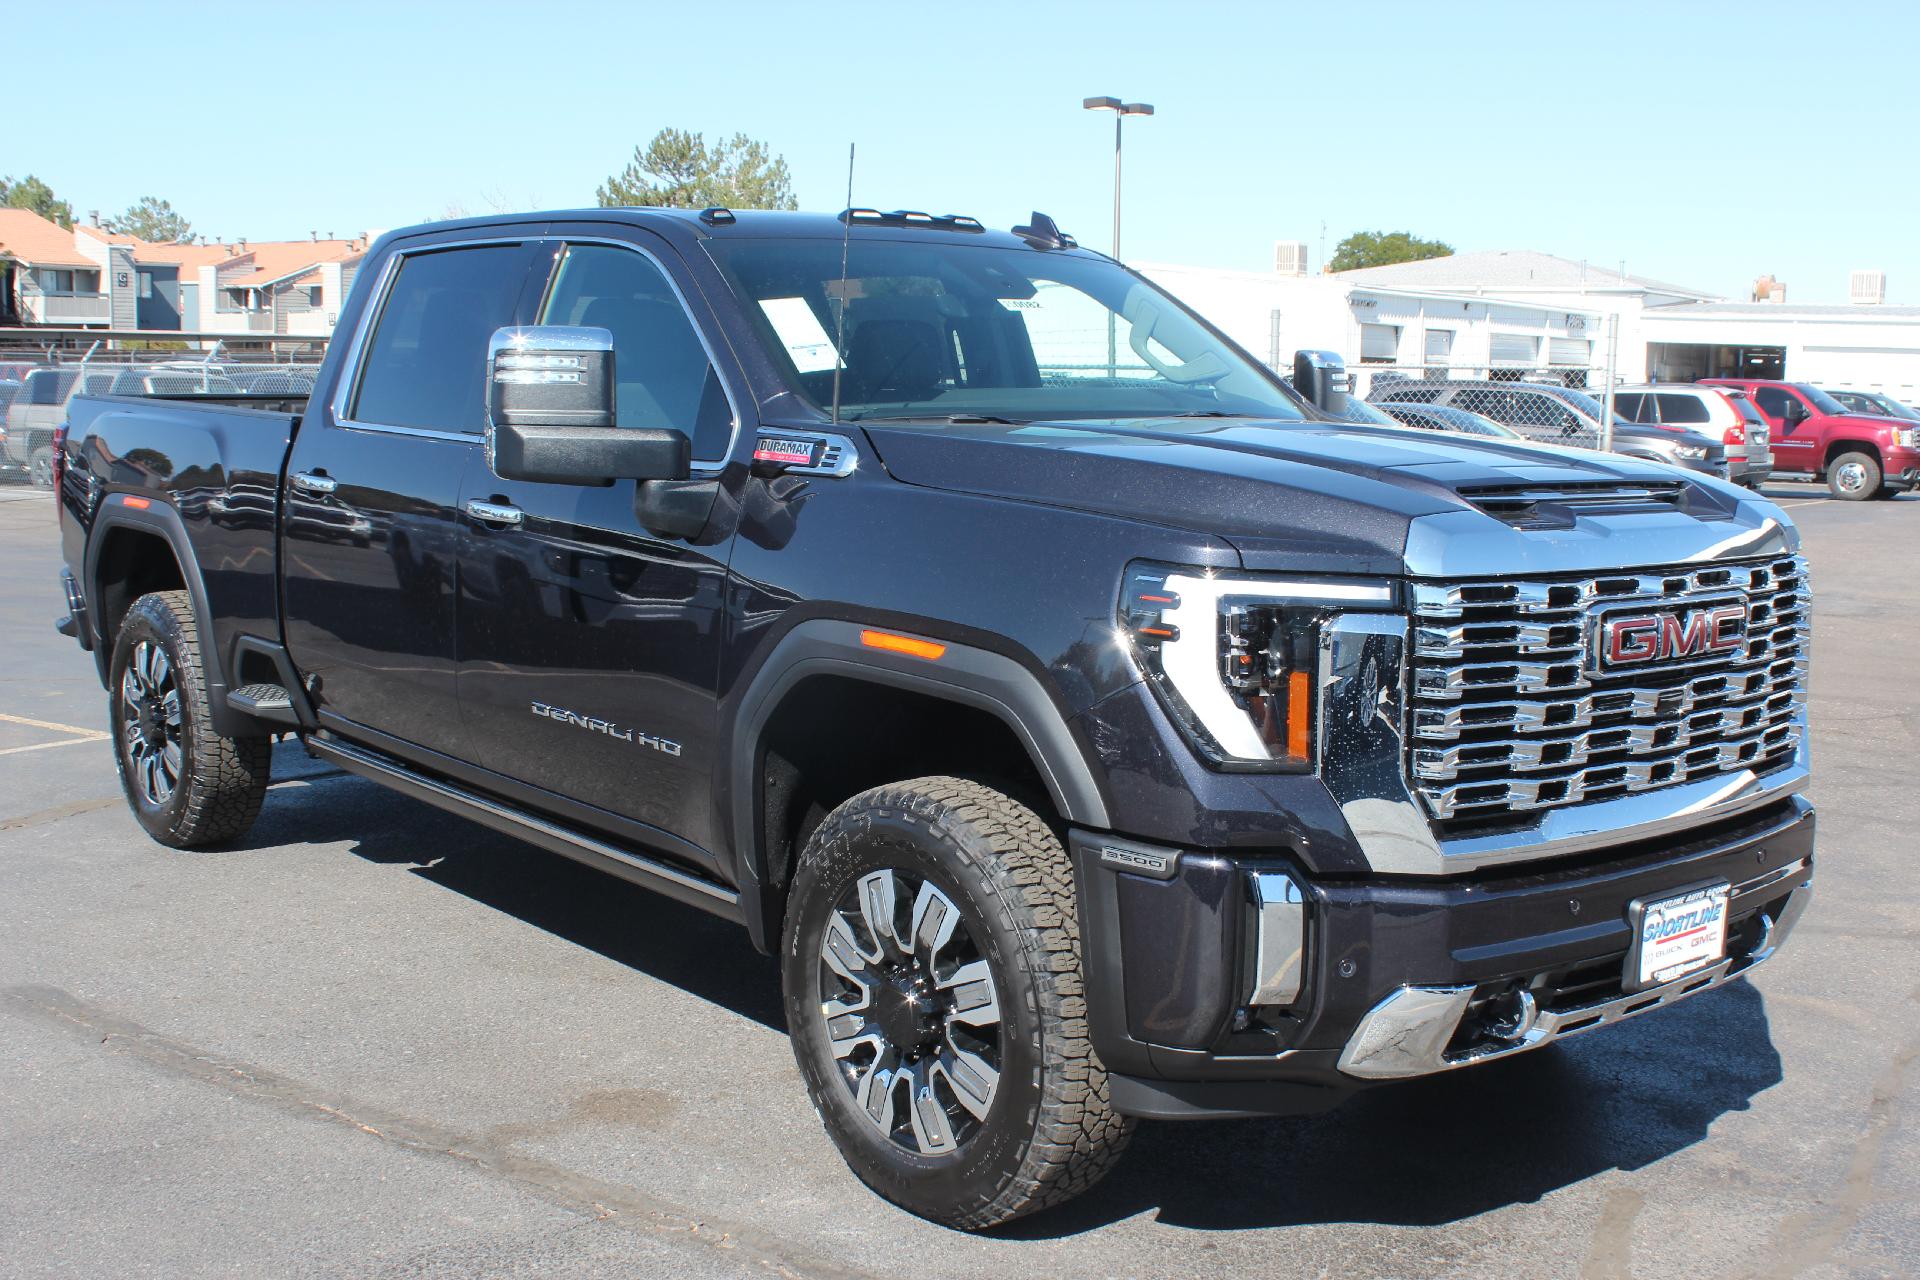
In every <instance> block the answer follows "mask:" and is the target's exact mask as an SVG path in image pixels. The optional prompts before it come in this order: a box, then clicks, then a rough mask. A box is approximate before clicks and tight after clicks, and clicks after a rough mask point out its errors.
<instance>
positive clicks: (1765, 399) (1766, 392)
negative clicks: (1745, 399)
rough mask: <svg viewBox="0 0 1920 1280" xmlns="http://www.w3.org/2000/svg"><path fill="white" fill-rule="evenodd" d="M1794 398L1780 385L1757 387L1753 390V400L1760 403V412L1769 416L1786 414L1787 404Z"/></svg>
mask: <svg viewBox="0 0 1920 1280" xmlns="http://www.w3.org/2000/svg"><path fill="white" fill-rule="evenodd" d="M1792 399H1793V397H1792V396H1790V395H1788V394H1787V393H1786V392H1785V391H1783V390H1781V389H1780V388H1779V387H1755V388H1754V391H1753V402H1754V403H1755V404H1757V405H1759V406H1760V412H1762V413H1764V414H1766V415H1767V416H1768V417H1769V418H1779V417H1783V416H1785V414H1786V412H1787V404H1788V402H1789V401H1791V400H1792Z"/></svg>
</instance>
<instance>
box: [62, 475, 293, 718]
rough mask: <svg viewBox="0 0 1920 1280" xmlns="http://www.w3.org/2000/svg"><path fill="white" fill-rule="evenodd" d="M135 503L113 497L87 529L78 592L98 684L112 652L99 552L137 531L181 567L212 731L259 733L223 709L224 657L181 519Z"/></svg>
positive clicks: (155, 501) (158, 504) (153, 504)
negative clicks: (120, 533) (115, 536)
mask: <svg viewBox="0 0 1920 1280" xmlns="http://www.w3.org/2000/svg"><path fill="white" fill-rule="evenodd" d="M133 496H134V498H135V499H137V500H142V501H145V503H146V505H145V506H134V505H133V504H132V502H131V501H129V496H128V495H126V494H118V493H116V494H112V495H110V496H109V497H108V498H107V499H106V501H105V502H103V503H101V505H100V510H99V512H98V513H97V514H96V515H95V516H94V518H93V527H92V528H91V529H89V530H88V531H87V559H86V565H85V577H84V579H83V581H82V583H81V589H82V590H83V591H85V593H86V599H87V617H88V620H89V625H90V626H91V627H92V629H93V639H94V646H93V653H94V662H95V665H96V666H98V667H99V669H100V683H101V684H102V685H105V684H106V683H107V682H108V669H109V667H110V666H111V664H112V662H113V651H112V648H111V646H109V645H108V644H107V625H108V621H107V617H106V613H105V611H104V610H103V609H102V608H101V607H100V603H101V602H100V552H101V549H102V548H104V547H105V546H106V545H107V535H108V534H110V533H112V532H113V531H114V530H115V529H130V530H135V531H137V532H140V533H147V534H154V535H156V536H158V537H159V538H160V539H161V540H162V541H164V542H165V543H166V544H167V545H168V546H169V547H170V548H171V549H172V551H173V558H174V561H175V563H176V564H178V565H179V567H180V580H181V581H182V582H184V583H186V587H187V598H188V599H189V600H191V601H192V602H193V613H194V620H195V622H196V623H197V624H198V626H199V630H200V637H201V644H202V646H203V650H202V652H203V655H204V659H205V660H204V661H203V662H202V664H201V666H202V668H203V670H204V674H205V676H206V681H207V706H208V707H209V708H210V709H211V710H212V712H213V728H214V731H215V732H216V733H219V734H221V735H222V736H224V737H239V736H242V735H245V734H248V733H257V732H258V731H259V730H258V728H257V726H254V725H253V724H252V722H251V720H250V719H249V720H247V721H246V722H242V721H241V718H240V717H239V716H237V715H236V714H235V713H234V712H233V710H232V709H231V708H229V707H228V706H227V669H226V655H224V654H222V653H220V652H218V648H219V646H218V644H217V643H216V642H215V639H214V632H213V610H212V608H211V607H209V606H208V604H207V584H206V582H205V581H204V580H203V579H202V578H201V576H200V561H199V560H198V559H197V558H196V557H195V556H194V554H193V542H192V540H191V539H189V538H188V537H187V525H186V521H184V520H182V519H181V518H180V513H179V512H178V511H176V510H175V509H174V508H173V507H171V506H169V505H168V504H167V503H166V502H165V501H163V500H161V499H159V498H149V499H139V495H133Z"/></svg>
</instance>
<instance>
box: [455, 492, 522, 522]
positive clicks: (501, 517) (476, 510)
mask: <svg viewBox="0 0 1920 1280" xmlns="http://www.w3.org/2000/svg"><path fill="white" fill-rule="evenodd" d="M467 514H468V515H470V516H472V517H473V518H474V519H475V520H478V521H479V522H480V523H482V524H506V525H517V524H519V523H520V521H521V519H522V518H523V517H524V516H525V515H526V513H525V512H524V511H522V510H520V508H518V507H514V506H509V505H507V504H506V503H504V502H482V501H481V500H480V499H478V498H468V499H467Z"/></svg>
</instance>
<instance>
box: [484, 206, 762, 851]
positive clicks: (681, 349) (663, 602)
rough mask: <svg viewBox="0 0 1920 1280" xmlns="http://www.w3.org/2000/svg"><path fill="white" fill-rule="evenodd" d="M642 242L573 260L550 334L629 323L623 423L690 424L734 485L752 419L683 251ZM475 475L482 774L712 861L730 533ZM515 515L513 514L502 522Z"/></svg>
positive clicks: (604, 491) (614, 487)
mask: <svg viewBox="0 0 1920 1280" xmlns="http://www.w3.org/2000/svg"><path fill="white" fill-rule="evenodd" d="M622 230H623V232H624V233H625V234H627V235H629V236H631V237H633V238H632V239H630V240H627V241H623V242H621V243H579V242H575V243H571V244H569V245H568V246H567V247H566V248H565V250H564V252H562V253H561V254H560V255H559V257H558V259H557V261H556V262H555V264H554V270H553V276H552V280H551V283H550V284H549V285H548V288H547V296H546V298H545V300H544V302H543V304H542V306H541V311H540V317H539V323H541V324H549V325H588V326H595V327H599V328H604V329H607V330H609V331H610V332H611V333H612V335H613V354H614V377H615V380H616V384H617V389H616V396H617V399H616V414H617V422H618V425H619V426H621V427H626V428H634V427H642V428H644V427H670V428H673V429H676V430H680V431H685V432H687V433H688V434H689V435H690V436H691V437H692V438H693V456H694V459H695V462H694V467H695V481H700V480H701V479H702V477H705V478H706V479H707V481H709V482H711V483H712V484H713V485H714V486H715V489H716V491H717V486H718V479H717V476H718V473H719V469H720V466H721V464H722V463H724V461H725V460H726V457H727V455H728V452H729V449H730V448H731V445H732V442H733V438H734V434H735V426H736V420H737V416H736V414H735V412H734V410H733V409H732V407H731V404H730V401H729V399H728V396H727V394H726V391H725V388H724V386H723V384H722V381H721V377H720V374H719V373H718V372H717V371H716V370H715V368H714V365H713V357H712V355H711V353H710V352H709V350H708V348H707V347H706V345H705V344H704V343H703V341H702V339H701V336H700V331H699V330H698V329H697V328H696V326H695V323H694V321H693V319H692V316H691V314H690V312H689V310H688V305H687V302H686V301H685V299H686V298H689V297H691V298H695V299H696V300H697V294H696V293H695V292H694V291H693V289H692V287H691V285H689V284H685V283H680V284H676V282H675V280H674V279H673V278H671V277H670V276H669V274H668V269H667V266H666V265H665V264H667V263H669V262H671V261H672V259H671V256H670V251H669V250H667V249H665V247H664V246H662V245H659V244H658V243H656V242H653V241H652V240H651V237H646V236H645V233H642V232H634V231H631V230H629V229H622ZM643 238H644V239H643ZM643 246H644V247H643ZM697 305H704V304H703V303H697ZM473 475H474V479H473V480H472V481H471V482H470V484H469V486H468V493H469V497H470V498H473V499H479V500H482V501H484V502H486V503H489V504H491V506H490V507H487V508H482V509H481V514H473V515H470V516H469V518H468V521H467V528H466V534H465V537H464V539H463V542H462V548H463V550H462V553H461V565H460V609H459V612H460V677H459V684H460V704H461V714H462V716H463V718H464V720H465V723H466V726H467V733H468V738H469V741H470V743H471V744H472V758H473V759H474V761H475V763H477V764H480V765H481V766H483V767H485V768H488V769H491V770H493V771H495V772H497V773H499V774H501V775H503V776H506V777H509V778H512V779H513V780H515V781H516V782H520V783H525V784H529V785H531V786H533V787H536V788H539V789H540V790H541V791H543V792H545V793H547V795H548V797H549V798H550V799H551V800H553V801H555V802H564V803H563V804H560V803H556V804H555V806H554V807H557V808H561V809H562V811H563V813H564V815H565V816H567V817H568V818H570V819H571V820H574V821H580V822H585V823H589V824H592V825H595V826H599V827H601V828H603V829H605V830H608V831H612V832H614V833H617V834H625V835H628V836H631V837H633V838H635V839H639V840H642V841H647V842H650V843H652V844H654V845H655V846H656V847H657V848H659V849H661V850H663V851H665V852H669V853H673V854H677V855H679V856H680V857H682V858H683V859H685V860H688V861H692V862H696V863H702V862H704V863H707V864H708V865H711V861H710V855H709V854H708V853H707V851H708V850H711V849H712V848H713V847H714V831H713V825H714V795H713V785H714V778H715V764H716V761H715V752H716V742H717V711H716V705H715V700H716V685H717V681H718V671H719V655H720V627H721V625H722V619H723V616H724V590H725V586H726V574H727V554H728V549H729V547H730V545H731V530H730V527H728V526H725V525H724V524H723V525H717V526H716V527H714V528H711V529H709V530H708V531H707V532H706V533H704V534H701V535H699V536H696V537H694V538H691V539H689V538H686V537H679V536H673V535H668V534H661V533H656V532H653V531H651V530H649V528H648V527H647V526H646V524H645V523H644V522H643V520H642V518H641V516H640V514H639V513H638V511H637V509H636V503H637V501H639V500H640V497H641V494H640V490H639V486H637V485H636V483H635V482H634V481H632V480H618V481H615V482H614V483H613V484H611V485H609V486H607V487H604V488H598V487H585V486H576V485H559V484H539V483H533V482H529V481H521V480H502V479H499V478H498V477H497V476H495V475H494V474H493V473H492V471H491V470H490V469H488V468H487V466H486V464H485V462H484V460H482V461H480V462H479V463H477V464H476V466H475V468H474V472H473ZM498 508H505V509H506V513H505V514H506V516H507V518H506V519H499V518H493V519H487V518H483V514H484V513H485V512H487V511H494V510H496V509H498ZM716 509H717V510H720V511H723V512H724V511H725V510H726V509H727V506H726V504H725V503H724V502H721V503H719V504H718V506H717V508H716ZM633 824H639V826H638V828H636V827H635V826H634V825H633ZM661 833H670V835H669V836H668V837H667V838H662V836H661Z"/></svg>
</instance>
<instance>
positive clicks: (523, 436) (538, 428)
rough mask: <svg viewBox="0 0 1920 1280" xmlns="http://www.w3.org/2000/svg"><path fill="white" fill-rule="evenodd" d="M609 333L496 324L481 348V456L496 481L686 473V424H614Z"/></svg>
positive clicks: (604, 481)
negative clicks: (648, 426) (484, 429)
mask: <svg viewBox="0 0 1920 1280" xmlns="http://www.w3.org/2000/svg"><path fill="white" fill-rule="evenodd" d="M616 385H617V384H616V381H615V376H614V352H613V335H612V334H611V333H610V332H608V331H607V330H606V329H600V328H593V327H571V326H555V325H547V326H536V327H532V328H508V329H498V330H495V331H494V335H493V340H492V341H491V342H490V343H489V344H488V348H487V461H488V464H489V465H490V466H492V468H493V471H494V474H495V475H497V476H499V477H500V478H501V479H503V480H535V481H541V482H543V483H548V484H579V485H596V486H605V485H610V484H612V483H613V482H614V481H615V480H681V479H685V478H686V475H687V472H688V469H689V465H690V461H691V459H692V456H693V444H692V441H691V440H689V439H688V438H687V434H686V433H685V432H684V431H675V430H670V429H665V428H657V429H652V430H635V429H631V428H628V429H622V428H620V427H617V426H615V425H614V423H615V422H616V421H617V416H616V408H617V406H616V405H615V403H614V387H615V386H616Z"/></svg>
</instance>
